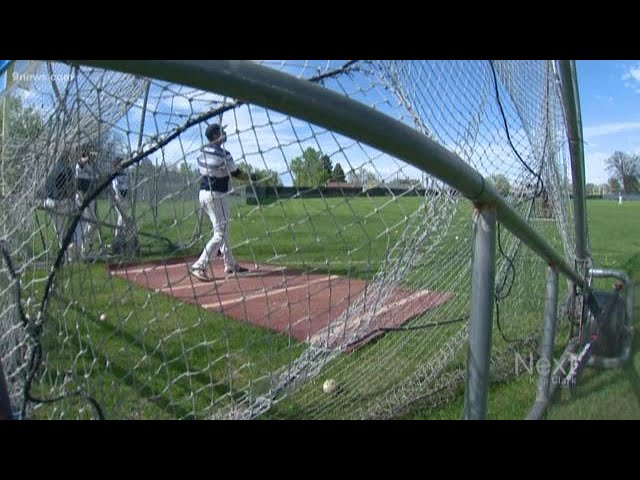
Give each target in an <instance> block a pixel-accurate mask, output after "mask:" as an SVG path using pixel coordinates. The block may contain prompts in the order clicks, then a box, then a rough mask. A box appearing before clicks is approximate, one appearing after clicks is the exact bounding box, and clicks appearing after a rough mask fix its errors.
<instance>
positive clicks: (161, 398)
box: [43, 297, 242, 419]
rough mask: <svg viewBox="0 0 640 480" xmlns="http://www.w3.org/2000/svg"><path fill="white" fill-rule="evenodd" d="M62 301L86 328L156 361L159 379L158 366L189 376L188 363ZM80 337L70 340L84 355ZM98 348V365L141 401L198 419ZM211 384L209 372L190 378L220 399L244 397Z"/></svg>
mask: <svg viewBox="0 0 640 480" xmlns="http://www.w3.org/2000/svg"><path fill="white" fill-rule="evenodd" d="M59 299H60V300H61V301H62V302H63V303H65V304H67V305H70V309H72V310H74V311H75V312H76V314H77V315H78V317H79V318H82V320H84V322H86V324H92V325H94V327H95V328H97V329H98V331H99V332H100V333H103V334H104V337H105V338H108V337H109V336H110V337H111V338H115V339H118V340H122V341H123V342H124V343H125V344H126V345H127V346H129V347H132V348H137V349H138V350H139V351H140V356H139V358H142V357H143V356H145V357H148V358H151V359H153V360H155V362H156V367H152V366H150V368H155V370H156V376H160V374H159V373H158V372H159V371H160V369H159V368H157V366H158V365H161V366H162V370H163V371H164V372H166V373H167V374H170V375H169V376H170V377H171V378H179V377H180V376H183V375H184V373H185V372H189V370H190V369H189V367H188V365H187V363H186V362H185V361H184V360H176V359H175V358H172V359H171V361H167V358H166V353H165V352H163V351H159V350H158V349H157V346H153V345H150V344H149V343H146V342H144V341H142V340H140V339H139V338H136V336H134V335H132V334H130V333H126V332H124V331H122V329H118V328H117V327H116V326H114V325H111V324H109V323H104V322H100V321H98V320H96V319H97V317H98V314H97V313H94V312H91V311H88V310H85V311H83V310H82V308H80V307H79V306H77V305H76V304H75V303H74V302H70V301H69V302H65V301H64V300H63V299H62V298H60V297H59ZM93 333H94V334H97V333H98V332H93ZM50 335H51V334H50ZM78 337H79V336H71V337H70V339H71V341H72V342H73V345H74V347H75V348H76V349H77V351H78V352H79V351H82V350H83V349H86V345H84V346H83V345H81V343H80V339H79V338H78ZM43 343H44V342H43ZM97 347H98V346H97V345H96V344H94V345H92V348H91V353H92V355H93V360H94V361H95V362H96V363H98V364H102V365H109V372H110V373H111V374H112V375H113V376H114V377H116V378H117V379H118V381H119V382H121V383H122V384H124V385H127V386H128V387H129V388H130V389H131V390H132V391H134V392H136V393H137V394H138V395H139V396H140V397H141V398H144V399H146V400H147V401H148V402H149V403H151V404H154V405H155V406H157V407H158V408H159V409H160V410H161V411H162V412H164V413H165V414H167V415H168V416H169V417H171V418H180V419H195V415H194V413H193V412H192V410H187V409H185V408H184V407H182V406H180V405H179V404H177V403H176V402H175V401H172V400H170V399H169V398H167V396H165V395H162V394H159V393H157V390H161V389H162V388H156V389H155V390H156V392H154V386H153V385H150V382H149V380H147V381H146V382H145V381H144V379H142V378H139V377H140V376H141V375H142V372H141V374H140V375H136V374H135V371H134V370H133V369H131V367H129V366H127V365H123V364H122V361H118V360H117V357H113V356H108V355H106V354H105V353H104V352H102V351H100V350H99V349H98V348H97ZM43 348H45V345H43ZM54 348H55V345H54ZM148 352H154V353H151V354H149V353H148ZM105 373H106V372H105ZM211 380H212V377H211V375H209V371H207V372H198V373H191V374H190V375H189V382H190V383H191V382H194V381H197V382H199V383H200V384H201V385H203V386H206V387H208V388H211V389H212V390H214V391H215V393H216V395H218V396H219V397H222V396H224V395H231V397H233V398H235V399H236V400H238V399H239V398H240V397H241V396H242V393H241V392H235V394H234V393H232V392H231V390H230V388H228V387H226V386H223V385H221V384H212V382H211ZM173 386H174V388H175V387H176V385H175V384H174V385H173ZM191 394H192V392H191V391H184V395H182V396H181V397H180V398H185V399H187V398H189V397H190V396H191ZM167 395H170V396H175V390H174V391H173V392H167ZM189 402H190V400H189ZM203 410H204V409H203ZM105 415H106V416H107V417H108V409H106V411H105Z"/></svg>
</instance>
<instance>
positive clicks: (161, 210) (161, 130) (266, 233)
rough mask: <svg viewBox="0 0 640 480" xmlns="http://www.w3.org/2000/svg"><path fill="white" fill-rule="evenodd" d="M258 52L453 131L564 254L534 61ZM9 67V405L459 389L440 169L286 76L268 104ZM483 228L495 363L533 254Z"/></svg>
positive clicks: (349, 399)
mask: <svg viewBox="0 0 640 480" xmlns="http://www.w3.org/2000/svg"><path fill="white" fill-rule="evenodd" d="M257 63H258V64H260V65H262V66H264V67H268V68H269V69H274V70H278V71H280V72H282V73H283V74H287V75H290V76H293V77H295V78H298V79H304V80H305V81H306V82H309V83H313V84H315V85H317V86H318V87H321V88H322V89H327V90H331V91H333V92H336V93H338V94H340V95H341V96H343V97H344V98H348V99H351V100H355V101H356V102H358V103H360V104H364V105H366V106H367V107H369V109H370V110H371V112H377V113H382V114H384V115H386V116H388V117H390V118H393V119H395V120H397V121H398V122H401V123H402V124H404V125H405V126H408V127H410V128H411V129H412V130H413V133H414V134H415V135H420V136H425V137H427V138H429V139H431V140H432V141H434V142H437V143H438V144H439V145H440V146H442V147H443V148H445V149H447V150H448V151H450V152H453V153H454V154H455V155H457V156H458V157H459V158H461V159H462V160H464V162H466V163H467V164H468V166H470V167H472V168H473V169H475V170H477V171H478V172H479V173H480V174H482V176H483V177H484V178H485V180H486V182H488V183H491V184H492V185H493V187H494V188H495V189H496V190H497V191H498V192H499V193H500V194H501V195H502V196H503V197H504V198H505V199H506V201H507V202H508V203H509V205H510V206H511V207H512V208H513V209H514V210H516V211H517V212H518V213H519V214H520V215H521V216H522V217H523V218H524V219H525V220H526V222H527V223H528V224H529V225H530V226H531V227H532V228H533V229H535V231H536V232H537V233H538V234H539V235H540V236H541V237H542V238H544V239H545V240H546V242H548V243H549V244H550V245H552V246H553V247H554V248H555V249H556V250H557V251H558V252H560V254H561V255H562V256H563V257H564V258H565V259H566V260H567V262H569V263H570V264H572V265H573V262H574V254H573V252H574V237H573V234H572V233H571V232H572V230H573V228H572V225H573V213H572V208H571V203H570V199H569V188H570V185H569V180H568V178H569V177H568V165H567V164H568V158H569V150H568V142H567V134H566V124H565V118H564V113H563V105H562V100H561V95H560V92H559V89H558V81H557V75H556V70H555V63H554V62H551V61H490V60H474V61H459V60H458V61H440V60H438V61H365V60H359V61H337V60H331V61H318V60H313V61H290V60H287V61H282V62H275V61H270V62H257ZM5 75H6V81H5V88H4V90H3V91H2V93H1V95H2V96H1V97H0V98H1V102H2V142H1V148H2V150H1V158H0V179H1V185H0V215H1V220H0V224H1V228H2V233H1V235H2V242H1V245H0V247H1V251H2V261H1V269H0V360H1V362H2V363H1V364H2V366H3V369H4V373H5V376H6V381H7V385H8V390H9V397H10V400H11V404H12V408H13V410H14V413H15V414H16V416H20V417H21V418H42V419H76V418H77V419H85V418H110V419H115V418H122V419H142V418H145V419H166V418H176V419H211V418H233V419H245V418H246V419H249V418H257V417H260V418H272V419H279V418H322V419H327V418H359V419H361V418H397V417H400V416H402V415H405V414H407V413H411V412H415V411H416V410H419V411H423V410H424V409H432V408H436V406H437V405H438V404H440V403H442V402H443V401H446V400H447V399H448V398H450V397H451V396H452V395H453V394H455V393H456V392H457V391H459V388H460V387H461V386H462V385H463V383H464V374H465V368H466V367H465V364H466V356H465V354H466V351H465V349H464V348H463V347H464V346H465V345H466V341H467V336H468V323H469V315H470V302H471V260H472V253H473V252H472V241H471V238H472V237H471V235H472V224H473V215H474V206H473V203H472V202H470V201H469V200H467V199H466V198H465V197H464V196H463V195H461V194H460V192H459V191H457V190H456V189H455V188H453V187H452V186H451V185H448V184H447V183H444V182H443V181H442V180H439V179H438V178H439V177H435V176H432V175H430V174H428V173H427V171H425V170H421V169H418V168H416V167H415V166H414V165H413V164H410V163H407V162H406V161H405V160H403V159H402V158H397V157H394V156H391V155H389V154H388V153H385V149H384V148H381V149H378V148H374V147H372V146H370V145H369V144H365V143H362V142H360V141H357V140H354V139H353V138H350V137H347V136H344V135H342V134H340V133H337V132H336V131H333V130H331V129H327V128H323V127H320V126H318V125H316V124H311V123H308V122H307V121H304V120H302V119H301V118H302V117H304V115H301V114H300V113H299V112H290V111H289V112H288V110H287V109H288V103H287V92H286V91H284V89H283V92H282V98H281V104H280V106H279V108H278V109H276V110H272V109H267V108H264V107H261V106H258V105H256V104H252V103H249V102H247V101H245V100H243V98H230V97H226V96H224V95H221V94H218V93H216V92H215V91H201V90H197V89H195V88H192V87H188V86H185V85H180V84H173V83H168V82H166V81H162V80H158V79H154V78H145V77H141V76H136V75H133V74H126V73H118V72H116V71H112V70H106V69H100V68H93V67H89V66H86V65H84V66H83V65H81V64H80V63H72V62H69V63H67V62H50V61H47V62H36V61H16V62H13V63H12V64H11V65H10V67H9V69H8V70H7V71H6V72H5ZM344 121H345V122H348V121H349V120H348V119H345V120H344ZM212 125H217V126H218V127H219V128H217V127H212V128H209V127H211V126H212ZM222 131H224V132H225V135H224V136H226V141H224V140H225V139H224V138H222V137H223V135H222V133H221V132H222ZM375 133H376V134H377V135H378V137H379V138H380V143H382V144H384V143H385V142H388V143H389V144H392V143H393V144H399V145H401V144H402V142H403V141H404V140H403V139H402V138H396V137H388V138H387V137H386V136H385V135H386V132H385V131H384V130H382V129H381V130H380V131H376V132H375ZM221 140H222V141H221ZM216 162H218V163H216ZM214 164H215V165H214ZM239 172H244V173H245V174H247V175H246V176H245V175H238V173H239ZM232 173H235V174H236V175H235V176H234V175H231V174H232ZM214 223H215V224H216V228H214ZM497 234H498V242H497V264H496V283H495V303H496V306H495V311H494V319H495V327H494V329H493V340H492V343H493V350H492V357H491V362H492V370H491V372H492V375H493V378H494V379H495V380H498V379H502V378H505V376H510V375H512V370H513V358H514V352H517V353H518V354H520V355H522V356H526V355H528V354H529V352H535V351H537V347H536V345H537V343H538V339H539V336H540V333H541V327H542V323H543V310H544V296H545V277H546V268H547V264H546V262H545V261H544V260H542V259H540V258H539V257H538V256H536V255H535V254H534V253H533V252H532V251H531V250H530V249H529V248H528V247H527V246H525V245H524V244H522V242H521V241H520V240H518V239H517V238H516V237H515V236H513V235H512V234H511V233H510V232H509V231H507V229H506V228H500V226H498V232H497ZM214 237H215V238H214ZM207 245H208V247H207V248H205V246H207ZM203 251H204V254H203ZM565 283H566V282H562V283H561V286H563V291H562V296H561V298H564V297H563V296H565V295H567V293H568V294H569V297H568V298H570V294H571V291H569V290H568V287H566V286H564V285H565ZM563 305H564V304H563V303H562V302H561V305H560V308H563ZM561 313H562V312H561ZM569 323H570V322H565V324H564V325H565V326H567V325H568V324H569ZM562 328H563V327H562V326H561V329H562ZM567 328H568V327H567ZM558 338H560V339H561V340H559V341H562V339H563V337H562V335H559V336H558ZM534 395H535V384H534V382H532V385H531V396H532V398H533V396H534Z"/></svg>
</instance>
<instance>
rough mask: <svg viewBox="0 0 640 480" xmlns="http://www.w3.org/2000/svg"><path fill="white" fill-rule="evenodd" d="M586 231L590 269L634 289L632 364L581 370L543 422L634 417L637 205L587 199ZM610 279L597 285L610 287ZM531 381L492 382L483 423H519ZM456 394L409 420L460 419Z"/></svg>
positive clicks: (638, 354) (639, 350) (639, 265)
mask: <svg viewBox="0 0 640 480" xmlns="http://www.w3.org/2000/svg"><path fill="white" fill-rule="evenodd" d="M587 208H588V216H589V233H590V237H591V244H592V252H593V258H594V264H595V266H596V267H601V268H613V269H620V270H623V271H625V272H627V274H628V275H629V276H630V277H631V278H632V279H633V281H634V282H635V285H636V297H635V298H636V309H635V312H634V319H635V324H636V328H635V333H634V343H633V356H632V361H631V362H630V363H629V364H628V365H627V366H626V367H625V368H623V369H619V370H597V369H587V370H586V372H585V374H584V375H583V376H582V377H581V381H580V382H579V383H578V386H577V388H576V389H575V391H574V392H573V393H569V392H568V391H564V392H562V393H561V394H560V396H559V398H558V399H557V401H556V402H555V403H554V404H553V405H552V406H551V408H550V410H549V412H548V415H547V418H549V419H555V420H561V419H563V420H591V419H601V420H608V419H611V420H613V419H640V376H639V373H638V372H640V329H639V328H638V325H639V323H640V322H639V321H638V318H639V317H640V308H639V307H638V285H640V224H638V223H637V222H636V219H637V218H639V216H640V202H627V203H624V204H622V205H618V204H617V202H614V201H605V200H590V201H589V202H588V204H587ZM612 282H613V280H609V281H607V282H604V281H602V282H599V284H598V285H597V287H598V288H603V289H606V288H607V287H609V288H610V285H611V283H612ZM536 381H537V377H534V376H531V375H528V374H527V375H523V376H521V377H520V378H518V379H516V380H512V381H508V382H502V383H496V384H494V385H493V386H492V387H491V389H490V392H489V402H488V418H489V419H522V418H524V417H525V416H526V414H527V412H528V410H529V409H530V408H531V405H532V400H533V396H532V395H534V392H535V383H536ZM463 405H464V398H463V394H462V392H459V394H458V396H457V397H456V398H455V399H454V400H453V401H452V402H451V403H450V404H449V405H447V406H446V407H444V408H441V409H439V410H435V411H433V410H428V411H424V412H414V413H412V414H410V415H407V416H406V417H405V418H410V419H452V418H453V419H455V418H461V415H462V411H463Z"/></svg>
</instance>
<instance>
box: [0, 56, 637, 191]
mask: <svg viewBox="0 0 640 480" xmlns="http://www.w3.org/2000/svg"><path fill="white" fill-rule="evenodd" d="M0 62H2V61H0ZM342 63H343V62H340V61H332V62H331V64H325V63H320V62H297V63H295V62H291V63H289V62H287V67H286V68H284V69H285V70H286V71H288V72H289V73H293V74H296V75H301V76H305V77H308V76H311V75H314V74H317V73H318V71H319V70H324V69H330V68H331V66H332V65H333V66H335V65H337V64H342ZM267 64H269V62H267ZM576 65H577V72H578V87H579V93H580V103H581V112H582V125H583V133H584V140H585V163H586V178H587V182H589V183H596V184H600V183H606V181H607V179H608V178H609V177H610V176H611V175H610V174H609V172H607V171H606V168H605V163H604V161H605V159H606V158H608V157H609V156H610V155H611V154H612V153H613V152H614V151H615V150H621V151H624V152H628V153H638V154H640V61H638V60H633V61H631V60H578V61H577V62H576ZM271 66H276V67H277V65H271ZM280 68H283V67H280ZM2 88H3V82H2V81H0V90H2ZM369 94H371V92H369ZM217 98H218V97H217V96H215V95H213V94H206V95H205V97H203V98H202V100H203V101H211V100H214V99H217ZM174 107H180V105H174ZM182 107H183V109H184V110H189V108H187V107H188V105H186V106H185V105H182ZM382 107H384V105H383V106H382ZM238 113H239V114H240V117H245V116H247V120H248V113H247V112H244V114H243V112H242V111H241V112H238ZM260 117H262V118H264V114H261V115H260ZM148 120H149V119H148ZM244 120H245V119H244V118H225V120H224V123H229V124H230V128H229V131H230V132H233V131H234V130H236V129H240V128H241V127H240V125H241V124H244V123H246V122H245V121H244ZM256 120H257V119H256V118H255V117H254V118H253V121H254V122H255V121H256ZM270 120H271V121H273V120H274V118H270ZM296 123H297V122H296ZM299 125H301V124H298V130H299V131H301V130H300V128H302V127H301V126H299ZM307 130H308V129H307ZM304 131H306V130H304ZM193 133H194V134H195V135H194V138H193V139H192V140H193V141H192V142H191V143H193V145H191V143H189V142H187V144H186V145H185V144H183V145H181V146H180V148H179V149H180V151H181V152H182V154H183V155H184V152H185V150H187V151H190V150H192V149H197V145H198V144H199V143H200V141H201V135H200V133H199V132H195V131H194V132H193ZM253 133H254V132H252V131H245V132H242V133H240V134H239V135H238V137H237V139H238V140H240V139H241V142H242V144H243V145H244V146H248V147H249V150H253V149H254V148H255V149H258V147H257V144H256V145H255V146H254V145H253V144H255V143H256V142H257V141H258V140H259V141H260V143H261V144H262V145H261V146H260V147H261V148H260V149H261V150H263V151H265V150H266V151H268V150H269V148H270V147H272V145H271V144H270V142H269V141H268V139H269V137H270V136H273V134H272V133H271V134H270V132H264V133H263V134H261V135H260V136H259V137H258V138H256V136H255V135H253ZM304 136H306V135H303V137H304ZM234 140H236V138H234V137H232V136H230V144H233V142H234ZM273 140H274V141H275V139H273ZM292 140H293V139H283V138H280V139H278V141H279V142H280V143H282V142H284V143H288V142H290V141H292ZM310 140H311V141H310V142H304V143H305V144H306V143H309V144H310V145H312V144H313V143H315V142H316V141H317V139H316V138H314V137H311V138H310ZM271 143H273V142H271ZM340 143H343V142H342V141H341V142H340ZM230 146H232V147H235V145H230ZM327 148H329V149H330V148H331V147H327ZM236 150H237V151H240V148H239V145H238V146H237V148H235V149H234V151H236ZM167 153H168V152H167ZM175 153H176V154H178V152H175ZM292 153H294V152H292ZM171 156H173V155H169V157H171ZM294 156H295V155H294ZM336 160H338V161H339V159H338V158H337V159H336ZM258 163H262V162H258ZM274 163H275V165H272V166H274V167H276V168H275V169H276V170H280V169H284V170H286V166H285V165H284V162H283V161H282V159H280V160H279V161H278V159H275V158H274ZM276 165H277V166H276ZM256 166H260V165H256ZM396 168H397V167H396V166H391V169H392V170H393V169H396ZM379 173H381V174H384V173H385V172H383V171H381V172H379ZM406 173H407V174H409V175H410V176H416V175H415V172H412V171H411V170H410V169H408V170H407V171H406Z"/></svg>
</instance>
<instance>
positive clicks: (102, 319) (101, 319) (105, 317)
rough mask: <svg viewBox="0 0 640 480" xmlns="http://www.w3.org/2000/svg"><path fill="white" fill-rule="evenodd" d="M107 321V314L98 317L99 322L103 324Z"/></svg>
mask: <svg viewBox="0 0 640 480" xmlns="http://www.w3.org/2000/svg"><path fill="white" fill-rule="evenodd" d="M106 319H107V314H106V313H103V314H102V315H100V321H101V322H104V321H105V320H106Z"/></svg>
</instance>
